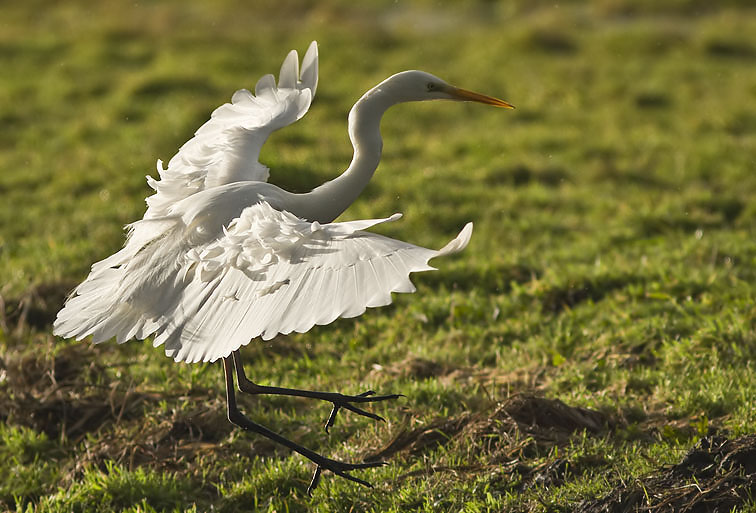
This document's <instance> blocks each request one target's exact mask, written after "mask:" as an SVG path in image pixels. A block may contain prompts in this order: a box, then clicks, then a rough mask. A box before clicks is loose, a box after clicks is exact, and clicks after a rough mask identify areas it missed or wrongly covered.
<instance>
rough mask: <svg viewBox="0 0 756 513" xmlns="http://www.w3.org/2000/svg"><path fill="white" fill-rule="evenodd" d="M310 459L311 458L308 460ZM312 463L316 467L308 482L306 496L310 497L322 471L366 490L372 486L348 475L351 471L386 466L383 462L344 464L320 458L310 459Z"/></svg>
mask: <svg viewBox="0 0 756 513" xmlns="http://www.w3.org/2000/svg"><path fill="white" fill-rule="evenodd" d="M310 459H312V458H310ZM312 460H313V462H314V463H315V464H316V465H317V467H315V472H314V473H313V474H312V479H311V480H310V486H308V487H307V494H308V495H312V491H313V490H314V489H315V488H316V487H317V486H318V483H320V475H321V473H322V472H323V471H324V470H330V471H331V472H333V473H334V474H336V475H337V476H340V477H343V478H344V479H348V480H350V481H354V482H355V483H359V484H361V485H363V486H367V487H368V488H372V487H373V485H371V484H370V483H368V482H367V481H364V480H362V479H360V478H358V477H354V476H353V475H351V474H349V472H351V471H352V470H359V469H363V468H375V467H382V466H384V465H388V463H386V462H385V461H370V462H367V463H346V462H343V461H337V460H332V459H330V458H325V457H321V458H318V459H317V460H316V459H312Z"/></svg>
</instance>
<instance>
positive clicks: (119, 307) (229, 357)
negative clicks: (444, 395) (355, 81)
mask: <svg viewBox="0 0 756 513" xmlns="http://www.w3.org/2000/svg"><path fill="white" fill-rule="evenodd" d="M317 83H318V49H317V44H316V42H315V41H313V42H312V43H311V44H310V47H309V48H308V50H307V53H306V54H305V56H304V59H303V61H302V70H301V73H300V71H299V59H298V56H297V52H296V51H295V50H292V51H291V52H290V53H289V54H288V55H287V57H286V59H285V60H284V62H283V64H282V66H281V71H280V75H279V79H278V85H277V86H276V83H275V79H274V77H273V76H272V75H265V76H264V77H262V78H261V79H260V80H259V82H257V85H256V87H255V94H254V95H253V94H251V93H250V92H249V91H247V90H245V89H241V90H239V91H237V92H236V93H234V95H233V97H232V98H231V103H226V104H224V105H222V106H221V107H219V108H217V109H216V110H215V111H214V112H213V113H212V116H211V117H210V120H209V121H207V122H206V123H205V124H204V125H202V126H201V127H200V128H199V130H197V132H196V133H195V135H194V137H193V138H192V139H190V140H189V141H188V142H187V143H185V144H184V145H183V146H182V147H181V148H180V149H179V151H178V153H176V155H175V156H174V157H173V158H172V159H171V160H170V162H169V163H168V167H167V168H164V167H163V163H162V162H161V161H160V160H158V164H157V171H158V173H159V175H160V180H155V179H153V178H152V177H149V176H148V177H147V182H148V184H149V185H150V187H152V188H153V189H154V190H155V191H156V192H155V194H153V195H152V196H150V197H148V198H147V211H146V213H145V214H144V218H143V219H142V220H140V221H137V222H135V223H132V224H130V225H128V227H127V228H128V236H127V239H126V243H125V245H124V247H123V249H121V250H120V251H118V252H117V253H115V254H113V255H111V256H110V257H108V258H106V259H104V260H102V261H100V262H97V263H95V264H94V265H93V266H92V270H91V272H90V274H89V276H88V277H87V279H86V280H85V281H84V282H83V283H82V284H80V285H79V286H78V287H77V288H76V289H75V290H74V292H73V293H72V294H71V296H70V297H69V298H68V300H67V302H66V304H65V306H64V307H63V309H62V310H61V311H60V312H59V313H58V316H57V318H56V320H55V324H54V333H55V334H56V335H59V336H61V337H67V338H71V337H76V338H77V339H81V338H83V337H87V336H92V341H93V342H94V343H99V342H102V341H104V340H108V339H110V338H113V337H115V338H116V340H117V341H118V343H123V342H126V341H127V340H129V339H132V338H136V339H144V338H146V337H148V336H154V342H153V345H154V346H155V347H158V346H160V345H165V353H166V355H168V356H170V357H173V358H174V359H175V360H176V361H177V362H180V361H183V362H199V361H204V362H214V361H216V360H218V359H222V360H223V370H224V374H225V380H226V394H227V399H228V418H229V420H230V421H231V422H233V423H234V424H237V425H238V426H240V427H242V428H244V429H247V430H250V431H253V432H256V433H259V434H261V435H263V436H266V437H268V438H270V439H272V440H274V441H276V442H278V443H280V444H283V445H284V446H286V447H289V448H290V449H292V450H293V451H296V452H298V453H299V454H301V455H302V456H304V457H305V458H308V459H310V460H311V461H313V462H314V463H315V464H316V470H315V473H314V475H313V479H312V482H311V484H310V487H309V489H308V491H312V489H313V488H314V487H315V486H316V485H317V483H318V481H319V478H320V473H321V471H322V470H330V471H331V472H333V473H334V474H337V475H339V476H341V477H344V478H347V479H350V480H352V481H355V482H358V483H361V484H364V485H368V486H369V483H367V482H365V481H363V480H361V479H359V478H357V477H354V476H352V475H351V474H350V473H349V472H350V471H353V470H356V469H362V468H370V467H376V466H379V465H383V464H384V463H383V462H367V463H345V462H341V461H336V460H332V459H330V458H326V457H324V456H321V455H320V454H317V453H315V452H313V451H311V450H309V449H307V448H305V447H302V446H301V445H299V444H297V443H295V442H293V441H291V440H288V439H286V438H284V437H283V436H281V435H278V434H276V433H274V432H272V431H270V430H268V429H267V428H265V427H264V426H261V425H259V424H256V423H254V422H252V421H251V420H249V419H248V418H247V417H246V416H244V414H242V413H241V412H240V411H239V408H238V407H237V404H236V397H235V393H234V378H233V370H234V368H235V370H236V376H237V383H238V387H239V390H240V391H242V392H246V393H250V394H277V395H289V396H297V397H309V398H314V399H319V400H323V401H327V402H330V403H332V404H333V409H332V411H331V415H330V416H329V418H328V421H327V422H326V431H328V429H329V428H330V427H331V426H332V425H333V422H334V420H335V416H336V413H337V412H338V411H339V409H340V408H345V409H347V410H350V411H352V412H355V413H357V414H359V415H364V416H367V417H370V418H373V419H380V417H379V416H377V415H375V414H373V413H370V412H367V411H365V410H362V409H360V408H358V407H357V406H355V404H360V403H367V402H374V401H384V400H387V399H394V398H396V397H399V396H398V395H380V396H376V395H374V392H372V391H369V392H365V393H363V394H360V395H342V394H338V393H327V392H315V391H309V390H295V389H287V388H279V387H267V386H261V385H258V384H255V383H253V382H252V381H250V380H249V379H247V377H246V376H245V374H244V369H243V366H242V362H241V356H240V354H239V348H240V347H242V346H244V345H246V344H248V343H249V342H250V340H251V339H254V338H256V337H262V338H263V339H264V340H268V339H271V338H272V337H274V336H275V335H277V334H278V333H282V334H287V333H290V332H292V331H297V332H305V331H307V330H309V329H310V328H312V326H313V325H315V324H328V323H330V322H332V321H334V320H335V319H337V318H338V317H354V316H357V315H360V314H362V313H363V312H364V311H365V308H366V307H377V306H384V305H388V304H390V303H391V293H392V292H413V291H414V290H415V288H414V286H413V285H412V282H411V281H410V280H409V274H410V273H412V272H418V271H426V270H431V269H433V268H432V267H430V266H429V265H428V261H429V260H430V259H432V258H435V257H438V256H442V255H448V254H451V253H455V252H458V251H461V250H462V249H464V247H465V246H466V245H467V243H468V241H469V239H470V235H471V233H472V223H468V224H467V225H466V226H465V227H464V228H463V229H462V231H461V232H460V233H459V235H458V236H457V237H456V238H455V239H454V240H452V241H451V242H449V244H447V245H446V246H444V247H443V248H442V249H440V250H432V249H427V248H423V247H418V246H414V245H412V244H409V243H406V242H402V241H399V240H394V239H390V238H387V237H384V236H381V235H377V234H374V233H370V232H367V231H364V230H365V229H367V228H369V227H371V226H373V225H376V224H379V223H383V222H387V221H394V220H396V219H398V218H399V217H400V214H394V215H392V216H391V217H388V218H385V219H370V220H362V221H348V222H340V223H334V222H333V220H334V219H336V217H338V216H339V215H340V214H341V213H342V212H343V211H344V210H345V209H346V208H347V207H348V206H349V205H350V204H351V203H352V202H353V201H355V199H357V197H358V195H359V194H360V192H361V191H362V190H363V188H364V187H365V186H366V185H367V183H368V181H369V180H370V178H371V177H372V176H373V172H374V171H375V169H376V167H377V166H378V162H379V160H380V157H381V149H382V140H381V134H380V129H379V125H380V120H381V117H382V115H383V113H384V112H385V111H386V109H388V108H389V107H391V106H392V105H395V104H397V103H401V102H409V101H422V100H438V99H447V100H462V101H475V102H480V103H484V104H488V105H494V106H497V107H505V108H512V106H511V105H510V104H509V103H507V102H505V101H503V100H499V99H496V98H492V97H490V96H485V95H482V94H478V93H474V92H471V91H467V90H464V89H460V88H457V87H454V86H451V85H449V84H447V83H446V82H444V81H443V80H441V79H439V78H437V77H435V76H433V75H431V74H429V73H425V72H422V71H403V72H401V73H397V74H396V75H393V76H391V77H389V78H387V79H386V80H384V81H383V82H381V83H380V84H378V85H377V86H375V87H374V88H372V89H370V90H369V91H368V92H367V93H365V94H364V95H363V96H362V97H361V98H360V99H359V100H358V101H357V103H356V104H355V105H354V107H353V108H352V110H351V111H350V113H349V137H350V139H351V141H352V145H353V146H354V157H353V159H352V162H351V164H350V165H349V167H348V168H347V169H346V171H344V172H343V173H342V174H341V175H340V176H339V177H337V178H336V179H334V180H331V181H329V182H326V183H324V184H323V185H321V186H319V187H317V188H315V189H314V190H312V191H311V192H308V193H304V194H294V193H291V192H288V191H285V190H283V189H280V188H278V187H276V186H275V185H272V184H269V183H267V179H268V168H267V167H265V166H264V165H263V164H261V163H260V162H258V157H259V154H260V148H261V147H262V145H263V143H264V142H265V140H266V139H267V138H268V136H269V135H270V134H271V133H272V132H273V131H274V130H277V129H279V128H283V127H285V126H287V125H289V124H291V123H293V122H294V121H296V120H298V119H299V118H301V117H302V116H303V115H304V114H305V113H306V112H307V109H308V108H309V107H310V103H311V102H312V98H313V96H314V94H315V89H316V86H317Z"/></svg>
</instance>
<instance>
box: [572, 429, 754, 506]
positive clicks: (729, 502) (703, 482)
mask: <svg viewBox="0 0 756 513" xmlns="http://www.w3.org/2000/svg"><path fill="white" fill-rule="evenodd" d="M755 497H756V435H747V436H742V437H740V438H736V439H734V440H731V439H728V438H726V437H724V436H716V435H715V436H707V437H705V438H702V439H701V440H700V441H699V442H698V444H697V445H696V446H695V447H693V448H692V449H691V450H690V451H688V453H687V454H686V455H685V457H684V458H683V460H682V461H681V462H680V463H678V464H677V465H673V466H671V467H668V468H664V469H662V470H660V471H659V472H657V473H655V474H654V475H651V476H648V477H646V478H641V479H637V480H636V481H634V482H632V483H621V484H619V485H618V486H617V489H616V490H614V491H613V492H612V493H610V494H609V495H607V496H606V497H603V498H601V499H596V500H591V501H586V502H584V503H582V504H580V505H579V507H578V508H577V509H576V511H577V512H579V513H620V512H649V513H651V512H657V511H686V512H691V513H705V512H711V513H715V512H723V513H724V512H730V511H733V509H734V508H737V507H738V506H741V505H743V504H745V502H746V501H748V500H753V498H755Z"/></svg>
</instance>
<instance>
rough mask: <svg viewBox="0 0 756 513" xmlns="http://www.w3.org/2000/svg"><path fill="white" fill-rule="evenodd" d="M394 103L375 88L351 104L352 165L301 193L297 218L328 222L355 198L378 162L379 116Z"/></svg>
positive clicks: (381, 143)
mask: <svg viewBox="0 0 756 513" xmlns="http://www.w3.org/2000/svg"><path fill="white" fill-rule="evenodd" d="M394 103H396V102H395V101H392V100H391V99H390V98H388V96H387V95H386V94H385V93H384V92H383V91H382V90H381V89H380V88H379V87H376V88H373V89H371V90H370V91H368V92H367V93H365V94H364V95H363V96H362V98H360V99H359V100H358V101H357V103H355V104H354V107H352V110H351V111H350V112H349V139H350V140H351V141H352V146H353V147H354V156H353V157H352V162H351V164H349V167H348V168H347V169H346V171H344V172H343V173H342V174H341V175H340V176H338V177H337V178H335V179H333V180H331V181H329V182H326V183H324V184H323V185H321V186H319V187H317V188H315V189H313V190H312V191H310V192H308V193H306V194H303V195H302V197H301V200H302V201H301V203H300V205H301V211H300V212H298V213H297V214H298V215H300V216H301V217H304V218H305V219H308V220H310V221H318V222H321V223H330V222H331V221H333V220H334V219H336V218H337V217H338V216H339V215H340V214H341V213H342V212H344V211H345V210H346V209H347V207H349V205H351V204H352V203H353V202H354V201H355V200H356V199H357V197H358V196H359V195H360V193H361V192H362V190H363V189H364V188H365V186H366V185H367V184H368V182H369V181H370V179H371V178H372V177H373V173H374V172H375V169H376V168H377V167H378V163H379V162H380V160H381V150H382V148H383V140H382V139H381V131H380V124H381V117H382V116H383V113H384V112H386V109H388V108H389V107H391V106H392V105H393V104H394Z"/></svg>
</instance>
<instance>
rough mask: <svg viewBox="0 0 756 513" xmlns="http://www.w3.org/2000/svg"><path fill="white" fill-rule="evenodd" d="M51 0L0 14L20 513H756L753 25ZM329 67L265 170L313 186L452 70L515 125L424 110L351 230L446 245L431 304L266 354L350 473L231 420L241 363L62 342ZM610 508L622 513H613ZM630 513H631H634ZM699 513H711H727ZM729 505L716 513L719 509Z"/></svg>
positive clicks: (485, 6) (286, 412) (673, 4)
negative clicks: (122, 264)
mask: <svg viewBox="0 0 756 513" xmlns="http://www.w3.org/2000/svg"><path fill="white" fill-rule="evenodd" d="M298 4H300V3H299V2H294V1H272V0H271V1H264V2H244V3H242V2H239V3H232V2H230V1H216V2H207V3H200V2H195V3H190V4H186V3H185V2H180V1H169V0H166V1H156V2H141V3H133V2H115V1H103V2H84V1H72V2H65V3H63V2H60V3H58V2H49V3H47V2H41V1H36V0H27V1H25V2H15V3H5V4H4V5H3V6H2V7H0V12H1V15H0V69H1V70H2V71H0V300H2V304H0V307H2V308H0V461H1V462H2V463H0V510H10V511H28V512H31V511H44V512H47V511H54V512H72V511H74V512H86V511H130V512H151V511H197V512H200V511H201V512H205V511H218V512H231V511H270V512H272V511H276V512H286V511H292V512H293V511H310V510H312V511H322V512H326V511H360V512H361V511H375V512H379V511H380V512H382V511H394V512H404V511H427V512H431V511H433V512H435V511H469V512H477V511H514V512H526V511H527V512H531V511H586V512H587V511H591V512H592V511H671V510H682V509H683V508H685V507H689V508H690V511H731V510H737V511H756V466H755V464H754V461H756V409H755V408H754V397H756V369H754V359H755V357H756V306H755V305H754V291H755V289H754V286H753V284H754V283H755V282H756V205H752V203H753V202H752V201H751V199H752V198H753V197H754V195H756V173H754V168H756V9H754V8H753V7H750V6H751V5H752V3H751V2H749V1H747V0H742V1H741V2H738V1H734V0H730V1H722V2H716V3H715V2H704V1H702V0H674V1H673V0H669V1H666V2H652V1H650V0H643V1H631V0H597V1H596V2H592V3H583V2H577V1H574V2H573V1H566V2H560V3H556V4H555V3H554V2H531V1H525V0H522V1H513V2H490V1H480V2H474V1H472V0H470V1H466V2H458V3H453V2H430V1H419V2H392V1H385V2H380V1H378V0H371V1H369V2H360V3H355V2H347V1H346V0H330V1H327V2H317V3H316V6H313V7H310V8H307V9H304V8H302V7H301V6H300V5H298ZM313 39H317V40H318V41H319V43H320V59H321V65H320V85H319V89H318V96H317V97H316V100H315V102H314V105H313V107H312V109H311V111H310V113H308V115H307V116H306V117H305V118H304V119H303V120H302V121H300V122H299V123H297V124H295V125H293V126H291V127H289V128H287V129H286V130H284V131H281V132H280V133H277V134H275V135H274V136H273V137H272V138H271V140H270V142H269V143H268V145H267V146H266V147H265V148H264V149H263V155H262V159H263V161H264V162H265V163H266V164H268V165H269V166H270V168H271V170H272V171H271V181H273V182H274V183H277V184H279V185H282V186H285V187H287V188H289V189H292V190H297V191H304V190H308V189H310V188H312V187H314V186H315V185H317V184H319V183H321V182H322V181H325V180H327V179H330V178H332V177H333V176H335V175H336V174H337V173H339V172H340V171H341V170H342V169H344V167H345V166H346V165H347V164H348V162H349V159H350V157H351V147H350V146H349V142H348V138H347V135H346V114H347V112H348V110H349V108H350V107H351V105H352V103H353V102H354V101H355V100H356V99H357V98H358V97H359V95H361V94H362V92H363V91H365V90H366V89H368V88H369V87H371V86H372V85H374V84H375V83H377V82H378V81H380V80H382V79H383V78H385V77H386V76H388V75H390V74H392V73H395V72H397V71H400V70H403V69H413V68H417V69H423V70H425V71H429V72H431V73H434V74H437V75H439V76H441V77H442V78H445V79H447V80H448V81H450V82H452V83H455V84H457V85H460V86H462V87H466V88H470V89H473V90H477V91H481V92H484V93H487V94H491V95H494V96H498V97H501V98H504V99H506V100H508V101H511V102H512V103H513V104H515V105H516V106H517V109H516V110H515V111H502V110H499V109H490V108H486V107H484V106H481V105H461V104H450V103H439V102H435V103H424V104H408V105H402V106H399V107H396V108H394V109H393V110H391V111H389V113H388V114H387V115H386V117H385V118H384V121H383V125H382V127H383V134H384V139H385V140H384V143H385V146H384V158H383V161H382V163H381V166H380V167H379V169H378V171H377V173H376V176H375V177H374V179H373V181H372V183H371V184H370V186H369V187H368V189H367V190H366V191H365V193H364V194H363V195H362V197H361V199H360V200H359V201H357V202H356V203H355V204H354V205H353V207H352V208H351V209H350V210H348V211H347V213H346V214H345V215H344V216H343V219H357V218H372V217H385V216H387V215H390V214H391V213H393V212H403V213H404V214H405V216H404V218H403V219H402V220H401V221H399V222H397V223H391V224H390V225H386V226H385V227H380V229H378V230H377V231H380V232H382V233H385V234H388V235H391V236H394V237H397V238H401V239H404V240H408V241H411V242H414V243H417V244H421V245H426V246H430V247H440V245H442V244H444V243H445V242H446V241H447V240H448V239H449V238H451V237H452V236H453V235H454V234H456V232H457V230H459V229H460V228H461V227H462V226H463V225H464V223H465V222H467V221H470V220H472V221H474V222H475V232H474V234H473V239H472V241H471V243H470V246H469V247H468V248H467V250H466V251H465V252H464V253H462V254H461V255H460V256H457V257H454V258H452V259H448V260H440V261H438V262H436V265H437V266H438V267H439V268H440V271H438V272H435V273H426V274H423V275H417V276H415V278H414V281H415V283H416V284H417V285H418V292H417V293H416V294H413V295H400V296H395V303H394V305H392V306H390V307H386V308H382V309H378V310H370V311H368V312H367V313H366V314H365V315H363V316H362V317H360V318H358V319H350V320H340V321H337V322H335V323H334V324H332V325H330V326H325V327H318V328H316V329H313V330H311V331H310V332H309V333H307V334H302V335H294V336H289V337H278V338H276V339H274V340H273V341H271V342H270V343H262V342H259V341H254V342H252V343H251V344H250V346H249V347H248V348H246V349H245V350H244V352H243V354H244V357H245V359H246V361H247V373H248V375H250V376H251V377H252V378H253V379H256V380H257V381H259V382H262V383H266V384H276V385H281V386H290V387H300V388H309V389H325V390H337V391H341V392H345V393H359V392H362V391H364V390H367V389H369V388H372V389H375V390H377V391H378V392H379V393H402V394H405V395H406V397H405V398H402V399H399V400H397V401H395V402H390V403H382V404H380V405H379V406H377V407H376V408H375V409H374V410H375V411H376V412H377V413H379V414H380V415H382V416H384V417H385V418H386V419H387V422H386V423H374V422H373V421H371V420H369V419H365V418H362V417H356V416H354V415H351V416H350V415H348V414H341V415H340V418H339V420H338V423H337V425H336V426H335V427H334V428H333V429H332V430H331V434H330V435H326V434H325V433H324V432H323V430H322V427H321V426H322V424H323V422H324V421H325V419H326V417H327V415H328V405H326V404H312V403H311V402H307V401H300V400H294V399H285V398H275V397H273V398H267V397H266V398H244V399H243V403H242V405H243V407H244V410H245V411H246V412H247V414H248V415H249V416H250V417H252V418H253V419H255V420H257V421H259V422H261V423H262V424H265V425H266V426H269V427H272V428H274V429H275V430H277V431H279V432H281V433H282V434H284V435H286V436H288V437H291V438H293V439H295V440H297V441H299V442H301V443H303V444H304V445H306V446H308V447H310V448H313V449H315V450H317V451H319V452H322V453H324V454H326V455H329V456H332V457H337V458H341V459H347V460H362V459H364V458H370V457H381V458H383V459H385V460H386V461H388V462H389V465H388V466H386V467H383V468H380V469H377V470H369V471H363V472H358V473H356V474H357V475H358V476H359V477H362V478H364V479H367V480H369V481H370V482H372V483H373V485H374V488H372V489H368V488H365V487H361V486H359V485H356V484H354V483H350V482H347V481H346V480H343V479H340V478H337V477H334V476H333V475H330V474H327V475H325V476H324V478H323V481H322V483H321V485H320V487H319V488H318V489H317V490H316V491H315V493H314V495H313V497H312V498H309V497H307V494H306V492H305V490H306V488H307V484H308V480H309V477H310V475H311V472H312V467H311V465H310V464H309V463H308V462H306V461H304V459H303V458H301V457H299V456H297V455H291V454H290V453H289V452H288V451H286V450H283V449H281V448H278V447H276V446H274V445H272V444H271V443H270V442H268V441H267V440H265V439H261V438H259V437H253V436H250V435H247V434H245V433H243V432H241V431H240V430H238V429H233V428H232V426H231V425H230V424H229V423H228V422H227V420H226V419H225V400H224V395H223V394H224V391H223V382H222V372H221V369H220V366H219V365H218V364H214V365H194V366H189V365H184V364H180V365H179V364H175V363H174V362H173V361H172V360H170V359H168V358H166V357H165V356H164V354H163V352H162V351H161V350H155V349H153V348H152V347H151V344H150V343H149V342H131V343H129V344H125V345H122V346H118V345H116V344H115V343H112V342H110V343H106V344H102V345H98V346H92V345H90V344H88V343H86V342H85V343H79V342H73V341H65V340H60V339H56V338H54V337H53V336H52V335H51V333H50V332H51V322H52V319H53V318H54V316H55V313H56V312H57V311H58V309H59V308H60V307H61V305H62V302H63V299H64V297H65V295H66V294H67V293H68V292H69V291H70V290H71V289H72V288H73V287H74V286H75V285H76V284H77V283H78V282H79V281H81V280H82V279H83V278H84V277H85V276H86V273H87V271H88V269H89V266H90V265H91V263H92V262H94V261H97V260H100V259H102V258H103V257H106V256H108V255H110V254H111V253H113V252H114V251H116V250H117V249H118V248H119V247H120V246H121V244H122V243H123V231H122V227H123V225H125V224H126V223H129V222H132V221H134V220H136V219H139V218H140V217H141V216H142V214H143V212H144V203H143V198H144V197H145V196H147V195H148V193H149V192H150V190H149V189H148V187H147V185H146V183H145V180H144V175H145V174H153V175H155V171H154V169H155V168H154V166H155V161H156V160H157V159H158V158H161V159H163V160H164V161H167V160H168V159H169V158H170V157H171V156H172V155H173V154H174V153H175V151H176V150H177V148H178V147H179V146H180V145H181V144H182V143H183V142H184V141H185V140H187V139H188V138H189V137H190V136H191V134H192V133H193V131H194V130H195V129H196V128H197V127H198V126H199V125H200V124H201V123H202V122H204V121H205V120H206V119H207V117H208V116H209V114H210V112H211V111H212V109H213V108H214V107H215V106H217V105H219V104H221V103H223V102H225V101H228V99H229V98H230V95H231V94H232V93H233V91H234V90H235V89H238V88H241V87H249V88H251V87H253V85H254V82H255V81H256V80H257V78H258V77H259V76H261V75H262V74H264V73H268V72H274V71H275V72H277V70H278V66H279V65H280V62H281V60H282V58H283V57H284V56H285V54H286V52H288V51H289V50H290V49H291V48H297V49H298V50H300V52H303V51H304V50H305V49H306V47H307V45H308V44H309V42H310V41H311V40H313ZM602 508H603V509H602ZM623 508H624V509H623ZM696 508H698V509H696ZM716 508H719V509H716Z"/></svg>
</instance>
